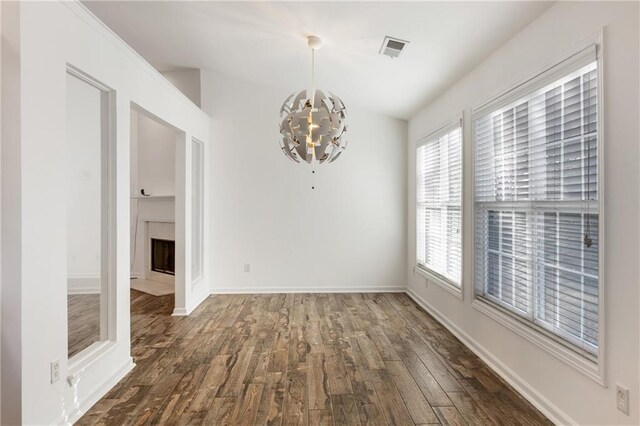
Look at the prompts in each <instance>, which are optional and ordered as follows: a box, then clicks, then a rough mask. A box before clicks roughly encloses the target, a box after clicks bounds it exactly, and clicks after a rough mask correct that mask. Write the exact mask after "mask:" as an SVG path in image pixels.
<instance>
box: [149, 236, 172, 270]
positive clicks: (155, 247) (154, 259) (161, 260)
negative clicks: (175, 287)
mask: <svg viewBox="0 0 640 426" xmlns="http://www.w3.org/2000/svg"><path fill="white" fill-rule="evenodd" d="M175 249H176V243H175V241H169V240H161V239H157V238H151V270H152V271H154V272H159V273H162V274H168V275H175V273H176V262H175Z"/></svg>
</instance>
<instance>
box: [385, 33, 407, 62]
mask: <svg viewBox="0 0 640 426" xmlns="http://www.w3.org/2000/svg"><path fill="white" fill-rule="evenodd" d="M407 44H409V42H408V41H406V40H400V39H399V38H394V37H389V36H386V37H385V38H384V41H383V42H382V47H381V48H380V53H381V54H382V55H385V56H388V57H390V58H397V57H399V56H400V54H401V53H402V52H403V51H404V48H405V47H406V45H407Z"/></svg>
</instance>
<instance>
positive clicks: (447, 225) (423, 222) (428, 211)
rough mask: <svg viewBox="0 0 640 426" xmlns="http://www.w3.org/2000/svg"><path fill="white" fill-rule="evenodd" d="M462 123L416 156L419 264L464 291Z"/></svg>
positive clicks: (437, 136) (421, 145)
mask: <svg viewBox="0 0 640 426" xmlns="http://www.w3.org/2000/svg"><path fill="white" fill-rule="evenodd" d="M461 125H462V119H460V121H456V122H455V124H452V125H449V126H446V127H444V128H443V129H442V130H440V131H438V132H436V133H434V134H432V135H431V136H427V137H426V138H425V139H423V141H421V142H420V143H419V144H418V148H417V153H416V160H417V164H416V176H417V182H416V190H417V194H416V199H417V212H416V221H417V262H418V266H419V267H420V268H422V269H423V270H426V271H427V272H429V273H430V274H431V275H433V276H435V278H436V279H441V280H443V281H444V282H445V283H447V284H451V285H453V286H455V287H456V288H460V284H461V276H462V127H461Z"/></svg>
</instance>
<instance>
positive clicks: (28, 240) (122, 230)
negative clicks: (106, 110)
mask: <svg viewBox="0 0 640 426" xmlns="http://www.w3.org/2000/svg"><path fill="white" fill-rule="evenodd" d="M2 7H3V11H2V13H3V16H2V17H3V26H2V40H3V43H4V42H5V40H6V37H8V38H9V39H7V41H8V42H10V45H11V49H12V52H11V53H12V55H10V56H5V57H3V73H2V78H3V88H6V87H11V88H12V91H11V92H10V93H7V96H5V93H4V92H3V96H2V101H3V107H2V112H3V122H2V124H3V128H2V132H3V140H2V184H3V188H2V197H3V209H2V237H3V239H2V245H3V268H2V274H3V276H2V279H3V282H6V281H7V279H9V280H10V281H11V282H12V286H11V288H5V287H3V289H2V315H3V319H2V340H3V345H2V351H3V353H2V372H1V376H2V416H3V418H2V424H21V423H22V424H34V425H35V424H37V425H42V424H51V423H63V422H66V421H69V420H73V419H75V418H77V417H78V416H79V415H80V414H81V413H82V412H83V411H84V410H86V409H87V408H89V406H90V405H91V404H93V403H94V402H95V401H96V400H97V399H98V398H100V397H101V396H102V395H104V393H105V392H106V391H107V390H108V389H109V387H110V386H112V385H113V384H115V382H116V381H118V380H119V379H120V378H121V377H123V375H124V374H126V372H127V371H129V370H130V369H131V368H132V367H133V364H132V358H131V354H130V317H129V260H130V259H129V228H130V224H129V196H130V182H129V155H130V147H129V139H130V128H129V121H130V109H131V106H132V102H135V104H136V105H139V106H140V107H141V108H144V109H146V110H147V111H150V112H152V113H153V114H155V115H156V116H157V117H159V118H160V119H162V120H164V121H165V122H168V123H170V124H171V125H173V126H174V127H175V128H177V129H180V130H181V131H182V132H184V136H183V138H182V142H181V143H179V146H180V147H181V148H182V149H179V150H178V153H177V155H176V157H177V161H178V160H181V163H176V164H184V167H183V169H182V170H180V172H179V173H176V175H177V176H180V179H178V178H177V179H176V186H178V185H180V188H181V189H182V191H181V192H182V193H183V195H182V198H181V199H180V200H179V203H180V205H181V206H184V209H178V211H179V213H180V214H179V217H176V233H178V232H181V233H183V234H186V233H187V232H188V230H189V229H190V217H191V214H190V213H191V212H190V206H191V203H190V195H189V193H190V186H189V185H190V169H189V165H190V159H189V157H185V155H186V153H187V152H189V151H187V150H186V148H187V146H188V145H187V143H186V142H187V141H190V140H191V138H192V137H196V138H198V139H199V140H202V141H203V142H204V143H205V144H208V141H209V135H210V133H209V132H210V119H209V117H208V116H207V115H206V114H204V113H203V112H202V111H200V110H199V109H198V108H197V107H195V106H194V105H193V103H192V102H190V101H189V100H188V99H187V98H186V97H184V95H182V94H181V93H180V92H179V91H178V90H177V89H176V88H175V87H173V86H172V85H171V84H170V83H169V82H168V81H167V80H165V79H164V78H163V77H162V76H160V75H159V74H158V73H157V72H156V71H155V70H154V69H153V68H152V67H151V66H149V65H148V64H147V63H145V62H144V61H143V60H142V59H141V58H140V57H139V56H138V55H137V54H135V53H134V52H133V51H132V50H131V49H130V48H129V47H128V46H127V45H126V44H124V43H123V42H122V41H121V40H120V39H118V38H117V37H116V36H115V35H114V34H113V33H111V32H110V31H109V30H108V29H107V28H106V27H104V26H103V25H102V24H101V23H100V22H99V21H97V20H95V18H94V17H93V16H92V15H91V14H90V13H88V12H87V11H86V9H84V7H83V6H81V5H80V4H79V3H75V2H74V3H62V2H55V3H53V2H51V3H50V2H40V3H29V2H21V3H12V4H11V5H10V6H8V7H7V8H6V9H5V3H3V4H2ZM9 9H11V11H12V12H14V13H12V14H11V15H10V16H7V15H6V12H7V11H8V10H9ZM5 17H6V18H7V19H6V20H4V18H5ZM9 18H10V19H9ZM7 23H11V26H7V25H4V24H7ZM4 47H5V45H4V44H3V50H4ZM7 57H9V58H11V59H12V61H11V62H10V64H7V65H11V67H9V71H11V72H9V73H5V71H6V70H7V68H5V63H4V61H5V59H7ZM67 64H72V65H74V66H75V67H77V68H79V69H81V70H82V71H84V72H85V73H87V74H88V75H90V76H92V77H94V78H95V79H97V80H98V81H100V82H102V83H103V84H105V85H107V86H109V87H111V88H112V89H113V90H115V91H116V102H115V105H114V106H113V111H112V113H113V114H115V116H114V118H115V120H116V123H117V127H116V135H115V136H116V139H117V149H116V158H115V160H116V164H115V168H114V175H115V176H114V179H113V181H114V185H115V194H114V195H115V198H116V203H115V206H116V211H115V217H114V224H115V225H114V226H115V240H116V241H115V247H114V249H115V252H114V255H113V262H114V265H115V274H114V276H115V279H116V283H115V289H114V290H115V291H114V293H113V296H112V299H113V300H114V301H115V308H114V311H113V316H112V320H111V323H110V326H111V327H110V329H111V332H110V335H109V337H110V342H109V343H108V344H107V346H104V347H102V348H104V350H103V351H101V352H99V353H96V357H95V358H93V359H89V360H82V361H86V362H84V363H81V364H76V365H75V370H74V371H73V373H74V374H75V375H74V376H73V377H72V379H74V380H77V381H74V380H72V381H71V382H69V381H67V377H68V375H69V373H71V372H72V371H70V370H69V367H70V366H69V363H68V362H67V303H66V294H67V282H66V281H67V266H66V253H67V250H66V243H65V242H64V241H65V240H66V226H65V224H66V223H67V216H66V202H65V199H66V191H67V185H66V176H67V167H66V155H65V153H66V151H65V149H66V75H67V73H66V68H67ZM5 78H6V80H5ZM7 106H9V107H10V108H9V109H8V108H7ZM9 111H10V112H11V113H10V114H5V112H9ZM5 127H6V130H5ZM5 133H6V135H7V136H8V138H7V139H5ZM180 157H181V158H180ZM7 189H9V191H7ZM183 240H184V241H183V242H182V247H181V248H178V247H177V248H176V252H177V255H178V256H180V255H183V256H185V258H186V260H187V264H190V258H189V255H190V247H191V244H190V243H191V239H190V236H189V235H188V234H186V235H184V237H183ZM9 247H10V248H11V252H12V255H11V258H10V259H8V258H7V257H4V256H5V254H6V249H7V248H9ZM180 250H182V251H180ZM7 260H10V261H11V262H8V261H7ZM182 273H183V274H184V276H185V282H187V283H191V280H190V268H187V271H183V272H182ZM205 283H206V278H205ZM207 293H208V285H205V284H203V285H202V286H201V287H198V286H193V287H192V286H191V285H188V286H185V288H184V289H183V290H182V295H181V297H182V299H183V302H184V304H185V305H184V306H186V308H185V313H186V312H188V310H189V309H190V308H192V307H193V305H194V304H195V303H197V302H198V301H199V300H201V298H202V297H203V295H206V294H207ZM55 360H59V361H60V368H61V377H60V380H58V381H57V382H55V383H53V384H51V383H50V363H51V362H52V361H55ZM72 367H74V366H72Z"/></svg>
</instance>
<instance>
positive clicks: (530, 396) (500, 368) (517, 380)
mask: <svg viewBox="0 0 640 426" xmlns="http://www.w3.org/2000/svg"><path fill="white" fill-rule="evenodd" d="M405 292H406V293H407V295H408V296H409V297H411V299H413V300H414V301H415V302H416V303H417V304H418V305H419V306H420V307H421V308H422V309H424V310H425V311H426V312H427V313H429V314H431V315H432V316H433V317H434V318H435V319H436V320H438V322H439V323H440V324H442V325H443V326H444V327H445V328H446V329H447V330H449V331H450V332H451V334H453V335H454V336H456V337H457V338H458V340H460V341H461V342H462V343H464V345H465V346H466V347H468V348H469V349H470V350H471V351H472V352H473V353H474V354H476V355H477V356H478V358H480V359H481V360H483V361H484V362H485V363H486V364H487V365H488V366H489V367H490V368H491V369H492V370H493V371H494V372H495V373H496V374H498V375H499V376H500V377H502V378H503V379H504V380H505V381H506V382H507V383H509V385H511V386H512V387H513V388H514V389H515V390H516V391H518V393H520V395H522V396H523V397H524V398H525V399H526V400H527V401H529V402H530V403H531V404H532V405H533V406H534V407H536V408H537V409H538V410H540V412H542V414H544V415H545V416H546V417H547V418H548V419H549V420H551V421H552V422H553V423H554V424H557V425H577V424H578V422H576V421H575V420H573V419H572V418H571V417H569V416H568V415H567V414H566V413H565V412H563V411H562V410H561V409H560V408H558V407H557V406H556V405H555V404H554V403H552V402H551V401H549V400H548V399H547V398H546V397H544V396H543V395H542V394H541V393H540V392H538V391H537V390H535V389H534V388H533V387H531V386H530V385H529V383H528V382H527V381H525V380H524V379H523V378H522V377H520V376H519V375H518V374H517V373H516V372H515V371H513V370H511V369H510V368H509V367H507V366H506V365H505V364H504V363H503V362H502V361H501V360H500V359H499V358H498V357H496V356H495V355H493V353H491V352H490V351H489V350H487V349H486V348H485V347H484V346H482V345H481V344H480V343H478V342H476V341H475V340H474V339H473V338H471V336H469V335H468V334H467V333H466V332H464V331H463V330H462V329H461V328H460V327H458V326H457V325H455V324H454V323H452V322H451V321H449V320H448V319H447V318H446V317H445V316H444V315H443V314H442V313H440V311H438V310H437V309H436V308H434V307H433V306H432V305H431V304H429V303H428V302H427V301H426V300H424V299H423V298H422V297H421V296H419V295H418V294H417V293H416V292H415V291H414V290H413V289H411V288H407V289H406V290H405Z"/></svg>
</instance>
